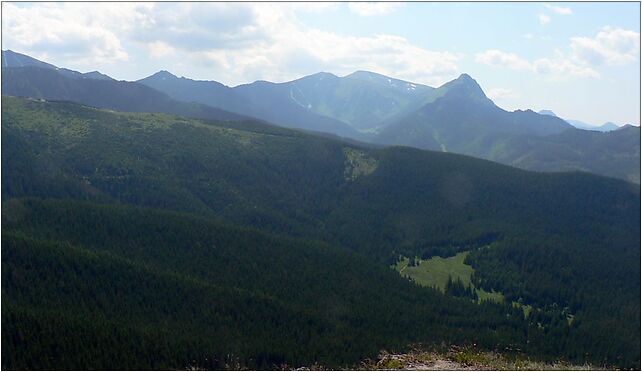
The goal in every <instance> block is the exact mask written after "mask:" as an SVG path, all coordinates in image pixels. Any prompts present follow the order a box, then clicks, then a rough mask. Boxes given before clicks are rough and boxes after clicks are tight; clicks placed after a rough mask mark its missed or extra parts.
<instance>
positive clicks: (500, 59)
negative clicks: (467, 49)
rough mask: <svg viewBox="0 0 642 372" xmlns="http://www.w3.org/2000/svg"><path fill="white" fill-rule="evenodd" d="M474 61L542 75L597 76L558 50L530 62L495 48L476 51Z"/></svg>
mask: <svg viewBox="0 0 642 372" xmlns="http://www.w3.org/2000/svg"><path fill="white" fill-rule="evenodd" d="M475 61H476V62H479V63H483V64H486V65H489V66H495V67H503V68H508V69H511V70H525V71H531V72H534V73H537V74H542V75H557V76H565V75H568V76H577V77H599V73H598V72H597V71H595V70H594V69H592V68H590V67H588V66H586V65H584V64H581V63H576V62H574V61H572V60H571V59H569V58H566V57H564V56H563V55H562V54H561V53H560V52H558V53H556V56H555V57H554V58H539V59H536V60H535V61H533V62H530V61H528V60H526V59H524V58H521V57H519V56H518V55H516V54H514V53H508V52H503V51H501V50H497V49H491V50H487V51H485V52H483V53H478V54H477V55H476V57H475Z"/></svg>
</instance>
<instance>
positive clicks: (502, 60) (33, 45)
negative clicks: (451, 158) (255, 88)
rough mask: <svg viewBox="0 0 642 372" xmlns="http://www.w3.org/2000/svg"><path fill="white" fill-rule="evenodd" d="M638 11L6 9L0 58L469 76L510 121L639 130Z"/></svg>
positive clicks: (120, 67) (208, 6) (212, 71)
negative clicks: (543, 119) (9, 53)
mask: <svg viewBox="0 0 642 372" xmlns="http://www.w3.org/2000/svg"><path fill="white" fill-rule="evenodd" d="M639 6H640V5H639V3H613V2H609V3H588V2H584V3H530V2H529V3H376V4H372V3H276V4H275V3H190V4H186V3H181V4H177V3H162V4H161V3H119V4H116V3H75V4H71V3H7V2H4V3H3V9H2V10H3V13H2V21H3V22H2V25H3V27H2V43H3V44H2V48H3V49H12V50H14V51H17V52H22V53H26V54H29V55H32V56H34V57H36V58H40V59H43V60H45V61H47V62H50V63H53V64H55V65H58V66H62V67H67V68H72V69H76V70H79V71H83V72H84V71H89V70H95V69H97V70H99V71H101V72H104V73H107V74H109V75H110V76H112V77H114V78H117V79H124V80H137V79H140V78H143V77H145V76H148V75H150V74H152V73H154V72H156V71H158V70H160V69H165V70H169V71H170V72H172V73H174V74H176V75H179V76H186V77H191V78H195V79H204V80H216V81H220V82H222V83H224V84H227V85H232V86H234V85H238V84H242V83H247V82H252V81H255V80H261V79H262V80H270V81H277V82H279V81H287V80H292V79H295V78H298V77H301V76H304V75H308V74H312V73H315V72H318V71H326V72H332V73H335V74H337V75H339V76H342V75H346V74H349V73H350V72H353V71H355V70H370V71H375V72H379V73H382V74H385V75H389V76H392V77H396V78H401V79H405V80H409V81H413V82H417V83H424V84H428V85H431V86H438V85H440V84H443V83H445V82H447V81H449V80H452V79H454V78H456V77H457V76H459V74H461V73H463V72H466V73H468V74H470V75H471V76H473V78H475V79H476V80H477V81H478V82H479V84H480V85H481V86H482V88H483V89H484V91H485V92H486V93H487V95H488V96H489V97H491V98H492V99H493V100H494V101H495V102H496V103H497V104H498V105H499V106H500V107H503V108H505V109H508V110H515V109H527V108H531V109H534V110H540V109H550V110H553V111H555V112H556V113H557V114H558V115H559V116H561V117H564V118H567V119H576V120H582V121H585V122H588V123H591V124H602V123H604V122H606V121H614V122H616V123H618V124H624V123H632V124H636V125H639V122H640V57H639V55H640V20H639V15H640V8H639Z"/></svg>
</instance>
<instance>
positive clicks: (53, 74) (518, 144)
mask: <svg viewBox="0 0 642 372" xmlns="http://www.w3.org/2000/svg"><path fill="white" fill-rule="evenodd" d="M2 57H3V62H2V65H3V68H2V74H3V82H2V90H3V94H9V95H16V96H24V97H33V98H43V99H48V100H69V101H74V102H79V103H82V104H86V105H90V106H94V107H99V108H108V109H113V110H119V111H133V112H163V113H171V114H176V115H183V116H188V117H194V118H203V119H216V120H252V119H258V120H263V121H267V122H270V123H273V124H276V125H279V126H283V127H289V128H295V129H302V130H306V131H311V132H316V133H327V134H331V135H336V136H340V137H343V138H349V139H354V140H358V141H362V142H369V143H373V144H376V145H382V146H394V145H401V146H412V147H416V148H420V149H427V150H433V151H443V152H455V153H460V154H464V155H469V156H474V157H479V158H483V159H488V160H493V161H497V162H501V163H503V164H508V165H511V166H516V167H520V168H523V169H531V170H540V171H560V170H581V171H588V172H594V173H598V174H602V175H606V176H610V177H618V178H622V179H626V180H629V181H633V182H640V181H639V180H640V176H639V159H638V158H636V154H639V152H640V143H639V135H638V136H635V138H634V140H632V141H626V142H625V143H623V144H622V146H619V145H617V144H616V143H615V142H614V141H613V140H611V138H616V137H618V136H615V135H614V134H613V133H614V132H607V133H604V136H606V137H603V138H602V137H600V139H597V138H594V136H588V135H584V134H583V133H582V131H578V130H577V129H575V128H573V125H572V124H573V123H572V122H571V123H570V124H569V121H565V120H562V119H560V118H558V117H557V116H556V115H555V114H554V113H553V112H552V111H542V112H540V113H536V112H533V111H532V110H525V111H522V110H516V111H513V112H509V111H506V110H503V109H501V108H500V107H498V106H496V105H495V103H494V102H493V101H492V100H490V99H489V98H488V97H487V96H486V95H485V93H484V91H483V89H482V88H481V87H480V86H479V84H478V83H477V82H476V81H475V80H474V79H473V78H472V77H471V76H470V75H468V74H462V75H460V76H459V77H458V78H457V79H455V80H453V81H450V82H447V83H445V84H443V85H442V86H440V87H438V88H432V87H429V86H426V85H422V84H415V83H411V82H408V81H403V80H399V79H393V78H390V77H387V76H385V75H381V74H377V73H373V72H368V71H356V72H354V73H352V74H349V75H346V76H343V77H338V76H336V75H334V74H331V73H327V72H321V73H317V74H313V75H309V76H305V77H302V78H300V79H296V80H293V81H289V82H284V83H272V82H268V81H256V82H254V83H251V84H243V85H239V86H236V87H228V86H226V85H224V84H221V83H219V82H216V81H199V80H192V79H189V78H186V77H180V78H179V77H177V76H175V75H173V74H171V73H170V72H168V71H165V70H162V71H159V72H157V73H155V74H153V75H151V76H149V77H147V78H144V79H141V80H139V81H137V82H125V81H115V80H113V79H111V78H109V77H107V76H106V75H102V74H100V73H98V72H90V73H85V74H83V73H79V72H77V71H72V70H67V69H62V68H58V67H56V66H53V65H51V64H48V63H45V62H42V61H38V60H37V59H34V58H31V57H29V56H26V55H22V54H19V53H15V52H12V51H3V53H2ZM611 128H613V125H612V124H605V126H604V128H603V129H602V131H604V130H606V129H611ZM591 130H595V128H591ZM598 130H599V129H598ZM635 130H636V129H632V130H630V131H627V132H625V133H632V134H635ZM637 130H638V131H639V128H638V129H637ZM565 131H570V132H569V133H568V134H567V135H564V136H561V133H562V132H565ZM618 138H619V137H618ZM564 141H567V142H564ZM596 143H602V144H604V145H605V146H612V148H608V149H606V150H604V151H600V153H601V154H602V155H601V158H600V160H599V161H596V159H594V155H593V154H594V152H592V151H589V148H594V146H595V145H596ZM571 148H572V149H574V152H569V151H567V150H568V149H571ZM553 149H555V150H553ZM562 149H566V150H562ZM551 151H552V152H551ZM552 153H554V154H556V156H557V158H554V157H551V154H552ZM615 154H618V155H615ZM609 165H610V166H609Z"/></svg>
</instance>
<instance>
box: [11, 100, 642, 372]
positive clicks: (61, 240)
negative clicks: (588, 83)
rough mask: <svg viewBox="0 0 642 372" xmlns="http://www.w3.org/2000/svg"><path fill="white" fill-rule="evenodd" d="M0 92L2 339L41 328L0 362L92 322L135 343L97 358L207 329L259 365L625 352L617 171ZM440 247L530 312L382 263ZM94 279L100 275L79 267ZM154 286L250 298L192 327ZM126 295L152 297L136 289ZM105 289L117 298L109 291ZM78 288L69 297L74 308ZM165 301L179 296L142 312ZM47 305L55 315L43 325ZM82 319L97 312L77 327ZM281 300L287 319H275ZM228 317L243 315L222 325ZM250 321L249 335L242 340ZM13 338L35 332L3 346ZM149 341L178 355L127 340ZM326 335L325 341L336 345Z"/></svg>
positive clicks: (201, 349)
mask: <svg viewBox="0 0 642 372" xmlns="http://www.w3.org/2000/svg"><path fill="white" fill-rule="evenodd" d="M2 103H3V105H2V118H3V122H2V172H3V175H4V176H3V177H2V199H3V202H4V203H5V205H6V206H9V208H5V209H6V213H5V215H4V216H3V227H2V228H3V233H4V234H3V239H6V243H5V244H3V270H2V272H3V281H2V285H3V294H2V296H3V305H5V303H7V304H10V305H9V306H8V307H7V306H5V307H4V308H3V318H4V319H14V320H13V321H15V322H18V321H19V322H22V323H21V324H23V325H22V326H21V327H20V328H12V329H11V331H6V332H5V329H4V328H3V348H4V347H5V346H4V345H7V344H9V345H12V346H11V347H17V346H16V345H38V346H34V347H36V348H35V349H25V351H24V354H21V356H20V357H19V358H17V359H14V362H12V363H15V364H11V365H6V367H7V368H23V367H20V366H25V365H31V366H39V367H41V368H47V367H49V366H51V365H50V364H47V363H49V362H47V361H46V360H45V359H42V358H41V357H39V356H38V355H49V354H50V353H53V352H57V353H59V354H58V355H63V356H65V358H70V359H69V366H70V368H71V366H74V367H78V366H86V365H87V364H82V363H88V362H87V360H90V355H92V354H91V353H93V352H96V351H95V350H98V349H99V348H100V346H96V348H95V349H87V354H82V353H81V354H74V353H72V351H73V350H75V348H78V347H79V345H81V344H82V343H81V342H80V341H79V340H83V339H84V338H85V337H91V335H92V334H94V333H95V334H97V335H101V336H100V337H102V338H101V340H102V341H100V343H99V342H97V343H96V345H117V344H122V345H127V344H126V343H121V341H120V340H121V339H122V338H123V337H125V336H123V335H129V334H130V333H131V335H135V336H132V337H128V339H132V338H133V339H140V340H142V341H141V342H139V343H137V344H136V345H137V346H136V348H134V350H137V351H135V353H138V354H137V356H131V357H128V358H129V359H127V358H125V359H119V358H110V359H108V358H106V357H105V358H104V361H102V362H100V363H104V364H96V366H97V368H108V367H106V366H109V368H111V367H112V366H113V367H116V366H115V365H113V364H109V363H110V360H111V361H113V360H123V363H124V364H123V365H125V366H127V365H132V366H137V367H141V366H142V365H143V364H145V363H149V364H146V365H148V366H152V365H158V366H171V368H177V367H178V366H185V365H188V364H189V363H188V361H189V360H191V359H193V360H196V361H198V363H197V364H198V365H205V364H206V363H205V362H204V359H202V356H203V355H206V353H208V352H211V351H212V350H216V351H215V352H214V354H216V355H222V354H221V353H224V345H226V343H224V342H221V343H219V344H217V343H216V342H218V341H215V340H214V339H216V338H217V337H213V335H225V336H220V338H219V339H223V340H229V342H228V343H227V345H237V346H238V349H233V348H234V347H237V346H230V348H232V349H233V350H236V351H235V352H234V353H232V354H234V355H238V356H239V358H240V360H241V361H240V363H242V364H243V365H245V366H249V367H256V368H266V367H267V366H268V365H271V364H278V363H281V362H285V363H289V364H294V365H297V364H305V363H310V362H314V361H322V362H324V363H326V364H332V363H338V364H343V363H345V364H349V363H351V362H356V361H358V360H359V358H363V357H364V356H366V355H368V354H369V353H376V351H377V350H378V349H379V348H382V347H401V346H403V345H405V344H407V343H409V342H437V343H439V342H442V341H443V342H453V343H466V342H479V343H480V344H483V345H484V346H485V347H488V348H493V347H511V348H516V349H519V350H522V351H526V352H528V353H529V355H532V356H534V357H539V358H544V359H554V358H565V359H568V360H571V361H573V362H579V363H581V362H584V361H590V362H593V363H595V364H599V365H601V364H607V365H612V366H620V367H627V368H639V364H640V353H639V350H640V340H639V332H640V318H639V312H640V307H639V306H640V305H639V304H640V295H639V293H640V268H639V265H638V263H639V261H640V249H639V247H640V215H639V212H640V209H639V206H640V193H639V189H638V187H637V186H636V185H634V184H631V183H627V182H623V181H619V180H615V179H610V178H605V177H600V176H595V175H590V174H587V173H578V172H577V173H558V174H552V173H534V172H527V171H522V170H518V169H514V168H511V167H508V166H503V165H499V164H496V163H492V162H488V161H484V160H479V159H473V158H469V157H466V156H461V155H454V154H447V153H441V152H439V153H438V152H430V151H422V150H416V149H411V148H399V147H391V148H385V149H372V148H365V147H360V146H357V145H354V144H349V143H347V142H343V141H339V140H334V139H329V138H322V137H317V136H313V135H309V134H305V133H302V132H297V131H293V130H288V129H283V128H278V127H273V126H269V125H266V124H263V123H259V122H253V121H238V122H216V121H207V120H197V119H187V118H181V117H176V116H171V115H166V114H131V113H117V112H108V111H103V110H97V109H93V108H88V107H83V106H80V105H77V104H73V103H65V102H38V101H34V100H28V99H18V98H12V97H3V102H2ZM34 197H35V199H33V198H34ZM24 198H28V199H24ZM40 198H45V199H50V198H55V199H60V200H44V201H43V200H40ZM72 199H75V200H76V201H73V200H72ZM77 200H84V201H87V202H89V203H79V202H78V201H77ZM123 204H134V205H138V206H141V207H146V208H153V209H152V210H150V209H139V208H135V207H131V206H126V205H123ZM160 209H163V210H164V211H160ZM169 210H171V211H174V212H169ZM3 212H5V210H3ZM176 212H180V213H184V214H176ZM220 221H225V222H220ZM228 224H233V225H236V226H229V225H228ZM239 226H242V227H239ZM248 228H249V229H252V230H244V229H248ZM253 229H256V230H261V232H257V231H254V230H253ZM286 236H287V237H286ZM319 241H323V242H324V243H319ZM481 246H489V247H487V248H480V247H481ZM605 247H608V248H605ZM440 249H441V251H448V252H450V254H455V253H457V252H459V251H463V250H467V251H468V250H470V251H471V254H470V255H469V258H468V260H469V263H470V264H471V265H472V266H473V267H474V269H475V278H474V280H475V282H476V283H477V284H478V285H479V286H481V287H483V288H486V289H488V290H492V289H495V290H501V291H502V292H503V293H504V294H505V295H506V296H507V298H508V299H510V300H519V301H521V302H523V303H525V304H529V305H532V306H533V308H534V310H533V311H532V312H531V314H530V315H529V317H528V318H527V319H524V318H523V316H522V311H521V310H520V309H517V308H515V309H513V308H512V307H511V305H510V303H509V302H507V303H506V305H500V304H483V305H475V304H473V303H472V302H467V301H466V300H463V299H454V298H451V297H448V296H444V295H442V294H440V293H438V292H436V291H433V290H430V289H422V288H419V287H416V286H414V285H412V284H411V283H409V282H407V281H406V280H405V279H403V278H401V277H399V276H398V275H397V274H396V273H395V272H394V271H392V270H391V269H389V265H390V264H392V263H394V262H396V261H397V260H398V259H399V258H400V257H401V256H405V257H410V256H413V255H417V256H430V255H431V254H435V253H434V252H436V251H439V250H440ZM43 257H50V259H44V258H43ZM328 263H330V264H328ZM110 267H114V270H116V271H117V272H122V273H123V274H122V276H118V278H120V277H127V278H129V277H131V278H134V277H136V278H138V277H140V278H144V280H138V281H136V280H123V281H122V285H123V286H125V287H126V288H127V289H125V287H123V291H122V292H121V291H116V290H113V289H112V287H110V286H109V285H108V284H107V283H109V282H110V281H112V280H114V281H115V283H120V279H116V278H114V279H109V278H111V277H110V276H109V275H111V274H107V272H110V270H109V268H110ZM34 270H35V271H34ZM92 270H93V271H92ZM101 270H103V271H101ZM36 272H37V273H42V274H37V275H36ZM92 273H93V274H92ZM83 275H85V276H83ZM92 275H94V276H96V277H98V278H105V282H101V281H97V282H96V283H95V284H91V283H92V281H91V280H88V278H90V277H91V276H92ZM5 278H9V280H7V279H5ZM259 278H260V279H259ZM31 282H34V283H41V284H38V285H34V286H30V285H29V284H28V283H31ZM66 286H68V287H66ZM127 286H129V287H127ZM211 286H213V287H214V289H210V287H211ZM163 288H168V289H167V291H177V292H180V293H183V292H184V291H188V292H189V291H197V292H198V291H204V292H203V293H205V292H207V293H208V294H207V295H206V294H203V295H202V296H205V297H206V298H214V299H216V298H221V296H219V295H217V294H216V293H228V292H225V291H240V292H238V295H237V294H235V295H234V296H225V298H227V299H229V301H231V302H229V303H227V302H221V304H220V306H222V308H223V309H236V310H238V309H245V308H247V311H241V312H239V311H235V312H232V311H231V310H221V311H222V313H221V314H230V315H226V316H229V317H231V319H232V322H231V323H229V324H228V323H224V322H223V323H220V326H218V325H217V326H212V327H207V326H204V325H206V324H209V322H213V321H214V320H216V321H219V320H220V319H228V318H225V317H224V316H222V317H220V318H219V317H213V316H212V315H211V313H210V312H206V311H204V310H203V307H200V305H199V304H198V303H195V302H194V301H195V298H198V296H186V297H179V298H178V299H177V300H176V302H174V300H172V299H168V298H167V297H166V296H161V295H160V294H161V293H163V291H164V289H163ZM169 288H171V289H169ZM82 291H88V292H82ZM210 291H211V292H210ZM216 291H224V292H216ZM81 293H85V294H86V293H96V296H95V297H91V296H90V297H91V298H88V297H87V296H85V294H81ZM142 293H145V294H146V295H148V296H152V297H150V298H149V300H141V301H138V300H136V299H137V298H138V297H139V296H140V295H141V294H142ZM199 293H200V292H199ZM235 293H236V292H235ZM44 294H47V295H46V296H45V295H44ZM56 294H57V295H56ZM62 294H64V295H62ZM114 296H123V299H122V301H120V300H118V301H116V302H113V301H110V299H112V300H113V299H114V298H117V297H114ZM154 296H156V297H154ZM199 296H200V294H199ZM208 296H211V297H208ZM78 298H82V299H83V300H82V301H79V302H80V303H81V305H79V306H78V307H73V306H71V304H72V303H74V302H75V301H76V299H78ZM179 300H180V301H179ZM137 301H138V302H137ZM167 301H170V302H168V303H167V305H166V308H168V309H175V310H168V311H167V312H165V311H161V310H159V307H158V306H160V305H159V304H163V303H165V302H167ZM212 301H214V300H212ZM221 301H223V300H221ZM226 301H227V300H226ZM233 301H241V302H240V303H245V301H249V302H250V303H252V304H253V305H251V306H250V305H248V306H247V307H244V306H238V303H236V302H233ZM262 301H263V302H262ZM271 301H274V302H271ZM183 302H186V303H187V304H188V305H189V306H184V307H182V306H179V305H180V304H182V303H183ZM118 303H126V304H130V303H131V304H132V306H124V307H119V305H117V304H118ZM268 304H270V305H269V306H268ZM54 305H55V306H54ZM56 306H57V307H56ZM212 306H214V305H212ZM212 306H210V307H212ZM216 306H219V305H216ZM52 307H53V308H59V309H69V311H67V312H66V313H65V314H66V315H65V318H64V319H63V320H59V321H58V322H50V321H49V320H50V319H52V318H51V314H50V313H48V312H47V311H46V309H47V308H52ZM328 307H329V308H328ZM5 309H9V310H7V311H5ZM71 309H74V310H71ZM252 309H256V310H252ZM562 310H564V311H565V313H566V312H569V311H570V312H571V313H572V314H573V321H572V322H570V323H569V322H567V321H566V319H565V318H564V317H562V313H563V312H562ZM146 313H149V314H157V315H153V316H151V315H150V317H149V319H147V318H145V317H144V316H142V315H141V314H146ZM89 314H92V315H91V316H90V315H89ZM232 314H235V315H232ZM286 314H287V315H286ZM471 314H475V315H474V316H473V315H471ZM6 317H13V318H6ZM92 317H97V318H96V319H98V318H99V319H101V320H100V322H102V323H99V324H103V325H104V326H101V327H98V326H96V327H94V326H92V325H91V324H97V323H96V322H95V321H94V320H95V318H92ZM286 317H289V318H290V319H292V320H291V322H292V323H287V324H285V325H284V324H283V323H281V322H280V319H285V318H286ZM500 318H501V319H502V320H501V321H500V320H499V319H500ZM213 319H214V320H213ZM560 319H561V320H562V321H560ZM493 322H494V323H493ZM472 323H475V324H478V325H473V324H472ZM45 324H49V325H48V326H47V327H44V325H45ZM159 324H161V325H163V326H162V327H160V326H158V325H159ZM214 324H219V323H214ZM230 324H243V326H244V327H250V328H242V330H241V331H238V332H236V331H234V329H235V328H233V327H232V326H231V325H230ZM248 324H252V325H253V324H260V325H262V326H264V327H265V328H264V329H263V328H260V329H256V328H254V327H255V326H250V325H248ZM56 327H58V328H56ZM280 327H282V328H280ZM18 329H30V330H31V331H30V333H25V334H19V333H18V331H17V330H18ZM60 329H68V330H71V331H69V332H71V334H72V335H73V334H77V335H78V337H67V338H65V339H70V340H74V341H73V342H75V344H69V345H61V344H59V343H58V342H59V341H56V338H54V337H52V336H51V335H53V334H56V332H60ZM606 329H608V330H609V332H608V334H609V335H610V336H609V337H605V336H604V335H605V333H604V332H605V330H606ZM192 330H194V332H195V333H194V335H196V336H194V337H191V336H192V333H191V332H192ZM471 330H473V331H471ZM75 332H77V333H75ZM163 332H166V333H165V336H163ZM254 332H256V333H254ZM261 332H263V333H261ZM275 334H279V335H280V336H279V337H282V339H279V340H280V341H278V342H275V345H274V346H270V347H267V346H266V345H265V343H264V342H263V343H262V342H260V340H266V339H267V337H268V336H267V335H272V337H273V335H275ZM248 335H253V336H254V337H253V339H255V340H257V341H256V344H253V343H248V342H246V341H247V339H246V338H247V337H248ZM261 335H263V336H261ZM313 335H319V337H314V336H313ZM29 337H33V338H32V339H31V340H33V339H37V340H40V341H38V342H42V343H37V344H34V343H33V342H28V343H26V344H20V343H19V342H23V341H20V340H27V339H29ZM261 337H263V338H261ZM5 339H6V340H12V341H9V343H7V342H5V341H4V340H5ZM25 342H26V341H25ZM188 345H192V346H188ZM242 345H246V346H242ZM292 345H296V346H300V347H294V349H293V350H290V349H291V347H292ZM347 345H352V346H350V347H349V346H347ZM244 347H245V348H244ZM158 348H162V350H165V349H167V348H170V349H172V350H176V352H175V353H168V354H167V359H159V360H156V359H154V358H151V359H149V358H147V357H141V356H143V355H152V354H155V353H154V352H153V350H158ZM126 349H127V347H125V346H123V349H122V350H123V351H122V352H123V353H125V351H124V350H126ZM38 350H46V352H44V354H43V353H39V352H38ZM56 350H59V351H56ZM60 350H64V351H60ZM91 350H94V351H91ZM130 350H131V349H130ZM340 350H342V351H340ZM3 351H4V350H3ZM183 351H184V352H183ZM70 353H71V354H73V355H76V357H74V358H75V359H74V358H71V357H69V356H68V355H71V354H70ZM334 353H338V354H336V355H340V357H337V358H336V360H335V361H334V362H333V361H331V360H330V358H329V357H328V356H329V355H334ZM141 358H142V359H141ZM217 358H218V359H217V360H218V361H219V362H221V361H222V360H224V359H221V357H217ZM261 358H263V359H261ZM5 360H6V359H5V358H3V363H5ZM127 360H130V361H132V362H131V363H132V364H127V363H128V362H125V361H127ZM141 360H144V361H141ZM134 361H135V362H134ZM145 361H146V362H145ZM210 361H211V360H210ZM219 362H216V363H219ZM226 362H227V361H226ZM21 363H22V364H21ZM28 363H31V364H28ZM133 363H143V364H133ZM153 363H158V364H153ZM211 363H213V364H211V366H213V367H214V366H216V367H220V366H221V364H215V363H214V362H212V361H211ZM221 363H223V362H221ZM231 363H234V362H233V361H232V362H231ZM123 365H119V367H122V366H123ZM3 367H4V366H3ZM78 368H84V367H78ZM141 368H143V367H141Z"/></svg>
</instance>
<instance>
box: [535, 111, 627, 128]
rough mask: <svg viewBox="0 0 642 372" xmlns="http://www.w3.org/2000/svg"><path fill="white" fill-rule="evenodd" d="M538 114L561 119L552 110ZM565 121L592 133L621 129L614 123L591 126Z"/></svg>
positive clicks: (576, 121) (579, 122) (577, 121)
mask: <svg viewBox="0 0 642 372" xmlns="http://www.w3.org/2000/svg"><path fill="white" fill-rule="evenodd" d="M537 113H538V114H541V115H550V116H555V117H559V116H557V115H555V113H554V112H553V111H550V110H540V111H538V112H537ZM564 120H565V121H566V122H567V123H569V124H571V125H572V126H573V127H575V128H577V129H584V130H592V131H599V132H610V131H613V130H617V129H618V128H620V126H619V125H617V124H615V123H612V122H608V123H604V124H602V125H591V124H587V123H584V122H582V121H579V120H570V119H564Z"/></svg>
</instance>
